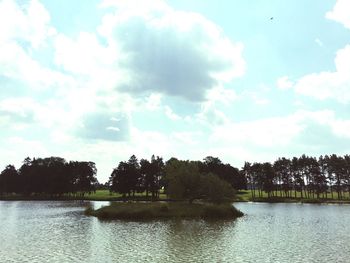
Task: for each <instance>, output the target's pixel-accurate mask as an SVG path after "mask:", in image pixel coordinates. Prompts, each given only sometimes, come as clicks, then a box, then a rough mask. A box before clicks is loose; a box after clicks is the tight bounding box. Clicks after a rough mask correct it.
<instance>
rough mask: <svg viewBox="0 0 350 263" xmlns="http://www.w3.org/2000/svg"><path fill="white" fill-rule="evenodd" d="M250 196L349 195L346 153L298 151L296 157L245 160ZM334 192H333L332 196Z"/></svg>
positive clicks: (349, 171) (244, 169)
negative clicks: (314, 153) (322, 153)
mask: <svg viewBox="0 0 350 263" xmlns="http://www.w3.org/2000/svg"><path fill="white" fill-rule="evenodd" d="M242 172H243V173H244V175H245V177H246V179H247V183H248V188H249V189H251V193H252V198H253V199H254V198H257V197H262V195H263V193H262V191H264V192H266V193H267V195H268V197H274V196H281V197H287V198H292V197H294V198H297V197H300V198H308V199H309V198H317V199H319V198H326V199H327V198H332V199H333V198H334V197H336V198H338V199H344V198H345V197H346V193H348V194H349V195H348V196H350V156H349V155H345V156H337V155H335V154H332V155H330V156H328V155H325V156H320V157H319V158H318V159H317V158H315V157H310V156H306V155H302V156H300V157H299V158H297V157H293V158H291V159H288V158H279V159H278V160H276V161H275V162H274V163H273V164H271V163H268V162H266V163H253V164H251V163H249V162H246V163H245V164H244V167H243V169H242ZM335 194H336V196H334V195H335Z"/></svg>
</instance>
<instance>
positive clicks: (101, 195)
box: [0, 190, 167, 201]
mask: <svg viewBox="0 0 350 263" xmlns="http://www.w3.org/2000/svg"><path fill="white" fill-rule="evenodd" d="M166 198H167V197H166V195H165V194H164V193H160V196H159V199H160V200H166ZM122 199H123V196H122V195H121V194H118V193H110V192H109V190H96V192H95V193H91V194H85V195H84V196H83V197H82V196H80V195H63V196H61V197H50V196H47V195H30V196H23V195H17V194H9V195H2V196H0V200H90V201H119V200H122ZM130 199H133V200H140V201H141V200H151V199H152V196H151V194H149V196H148V197H146V193H145V192H144V193H135V196H134V197H133V196H131V198H130Z"/></svg>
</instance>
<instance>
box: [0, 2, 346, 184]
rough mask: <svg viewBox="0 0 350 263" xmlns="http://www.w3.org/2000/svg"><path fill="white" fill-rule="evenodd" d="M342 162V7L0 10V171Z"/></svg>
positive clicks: (5, 6)
mask: <svg viewBox="0 0 350 263" xmlns="http://www.w3.org/2000/svg"><path fill="white" fill-rule="evenodd" d="M333 153H335V154H339V155H344V154H349V153H350V1H348V0H323V1H319V0H298V1H296V0H284V1H281V0H278V1H277V0H269V1H266V0H251V1H238V0H220V1H210V0H167V1H166V0H164V1H161V0H154V1H152V0H143V1H136V0H90V1H85V0H76V1H68V0H60V1H52V0H41V1H39V0H30V1H28V0H18V1H14V0H0V170H2V169H4V168H5V166H6V165H8V164H14V165H15V166H16V167H17V168H19V167H20V165H21V163H22V161H23V160H24V158H26V157H27V156H29V157H31V158H33V157H42V158H43V157H50V156H60V157H63V158H65V159H66V160H67V161H69V160H79V161H93V162H95V163H96V166H97V169H98V173H97V177H98V179H99V181H100V182H105V181H107V180H108V177H109V176H110V174H111V172H112V170H113V168H114V167H116V166H117V165H118V163H119V162H120V161H124V160H127V159H128V158H129V157H130V156H131V155H132V154H135V155H136V156H137V157H138V158H139V159H141V158H147V159H149V158H150V157H151V155H152V154H154V155H159V156H162V157H163V158H164V159H165V160H167V159H169V158H171V157H177V158H179V159H190V160H201V159H203V158H204V157H206V156H215V157H219V158H220V159H221V160H222V161H223V162H224V163H231V164H232V165H233V166H236V167H238V168H240V167H242V166H243V164H244V161H250V162H254V161H258V162H264V161H274V160H275V159H277V158H278V157H292V156H300V155H302V154H306V155H311V156H319V155H324V154H333Z"/></svg>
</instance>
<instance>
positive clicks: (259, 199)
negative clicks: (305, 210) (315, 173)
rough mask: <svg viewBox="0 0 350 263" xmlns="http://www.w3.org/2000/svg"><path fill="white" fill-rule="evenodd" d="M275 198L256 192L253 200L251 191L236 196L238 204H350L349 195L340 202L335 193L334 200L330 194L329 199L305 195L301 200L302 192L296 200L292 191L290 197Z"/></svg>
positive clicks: (297, 193)
mask: <svg viewBox="0 0 350 263" xmlns="http://www.w3.org/2000/svg"><path fill="white" fill-rule="evenodd" d="M274 194H275V196H274V197H270V198H268V195H267V193H265V192H262V196H261V197H258V192H257V191H255V195H256V197H255V198H254V199H253V198H252V193H251V190H243V191H239V192H238V193H237V195H236V200H235V201H238V202H248V201H255V202H283V203H288V202H304V203H347V202H349V203H350V197H349V194H348V193H344V194H343V199H341V200H338V195H337V193H336V192H333V198H332V196H331V194H330V193H328V195H327V198H325V197H323V195H320V198H318V199H317V198H316V195H315V197H314V198H312V197H310V198H306V197H305V193H304V196H303V198H301V194H300V192H296V198H295V192H294V191H292V193H291V196H290V197H285V196H284V195H282V196H281V195H280V192H279V191H278V192H277V195H276V193H274Z"/></svg>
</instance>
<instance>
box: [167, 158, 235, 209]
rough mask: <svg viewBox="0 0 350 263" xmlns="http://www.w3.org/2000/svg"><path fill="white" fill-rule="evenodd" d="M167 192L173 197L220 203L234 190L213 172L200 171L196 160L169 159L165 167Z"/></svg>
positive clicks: (231, 194)
mask: <svg viewBox="0 0 350 263" xmlns="http://www.w3.org/2000/svg"><path fill="white" fill-rule="evenodd" d="M165 175H166V176H165V180H166V182H167V193H168V195H169V196H170V197H171V198H173V199H180V200H184V199H187V200H189V201H190V202H192V201H193V200H195V199H205V200H208V201H211V202H217V203H220V202H222V201H225V200H230V199H232V198H233V197H234V194H235V193H234V190H233V188H232V186H231V185H229V184H228V183H227V182H226V181H224V180H222V179H220V178H219V177H218V176H217V175H215V174H213V173H208V174H206V173H203V172H202V173H201V172H200V169H199V164H198V162H193V161H192V162H191V161H179V160H177V159H175V158H172V159H170V160H169V161H168V162H167V164H166V167H165Z"/></svg>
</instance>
